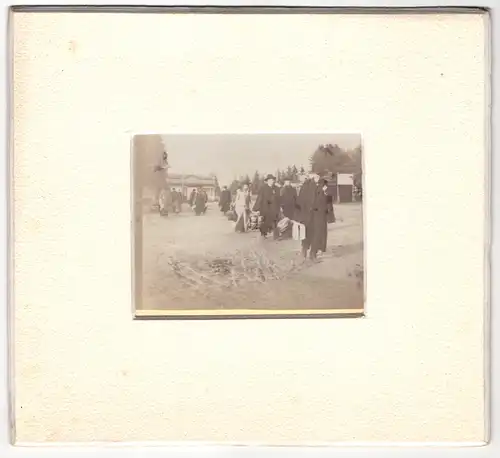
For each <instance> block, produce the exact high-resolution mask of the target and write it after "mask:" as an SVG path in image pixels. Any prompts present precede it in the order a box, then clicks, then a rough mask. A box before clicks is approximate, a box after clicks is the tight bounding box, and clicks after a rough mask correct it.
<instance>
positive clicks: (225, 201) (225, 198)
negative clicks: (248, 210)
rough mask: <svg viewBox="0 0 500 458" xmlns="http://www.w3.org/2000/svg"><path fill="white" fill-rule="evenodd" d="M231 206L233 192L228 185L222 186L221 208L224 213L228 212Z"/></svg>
mask: <svg viewBox="0 0 500 458" xmlns="http://www.w3.org/2000/svg"><path fill="white" fill-rule="evenodd" d="M230 206H231V192H230V191H229V189H227V186H223V187H222V191H221V193H220V198H219V208H220V211H221V212H222V213H224V214H225V213H227V212H228V211H229V207H230Z"/></svg>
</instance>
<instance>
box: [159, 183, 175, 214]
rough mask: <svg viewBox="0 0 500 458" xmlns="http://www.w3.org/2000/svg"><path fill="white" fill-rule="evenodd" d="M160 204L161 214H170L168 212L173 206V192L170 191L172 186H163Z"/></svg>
mask: <svg viewBox="0 0 500 458" xmlns="http://www.w3.org/2000/svg"><path fill="white" fill-rule="evenodd" d="M158 204H159V207H160V215H161V216H168V213H169V211H170V210H171V208H172V192H171V191H170V188H163V189H162V190H161V191H160V196H159V200H158Z"/></svg>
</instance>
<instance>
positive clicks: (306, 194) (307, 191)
mask: <svg viewBox="0 0 500 458" xmlns="http://www.w3.org/2000/svg"><path fill="white" fill-rule="evenodd" d="M323 186H324V182H322V181H320V182H319V183H318V184H316V183H315V182H314V181H313V180H308V181H306V182H305V183H304V184H303V185H302V188H301V189H300V192H299V195H298V198H297V205H298V214H299V221H300V222H301V223H302V224H304V225H305V226H306V239H305V240H304V241H303V247H304V248H307V249H309V248H310V249H311V251H313V252H317V251H322V252H323V253H324V252H325V251H326V244H327V237H328V221H329V220H332V216H333V204H332V197H331V196H329V195H327V193H326V192H325V191H324V190H323Z"/></svg>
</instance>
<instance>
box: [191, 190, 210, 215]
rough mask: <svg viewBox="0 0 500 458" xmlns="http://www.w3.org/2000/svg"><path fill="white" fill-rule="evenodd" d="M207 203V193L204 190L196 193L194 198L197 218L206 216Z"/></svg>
mask: <svg viewBox="0 0 500 458" xmlns="http://www.w3.org/2000/svg"><path fill="white" fill-rule="evenodd" d="M207 201H208V196H207V193H206V192H205V191H204V190H203V189H201V188H199V189H198V190H197V191H196V196H195V198H194V212H195V214H196V216H200V215H202V214H203V215H204V214H205V212H206V211H207Z"/></svg>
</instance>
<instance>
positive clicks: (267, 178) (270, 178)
mask: <svg viewBox="0 0 500 458" xmlns="http://www.w3.org/2000/svg"><path fill="white" fill-rule="evenodd" d="M267 180H276V177H275V176H274V175H272V174H271V173H268V174H267V176H266V178H264V181H267Z"/></svg>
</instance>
